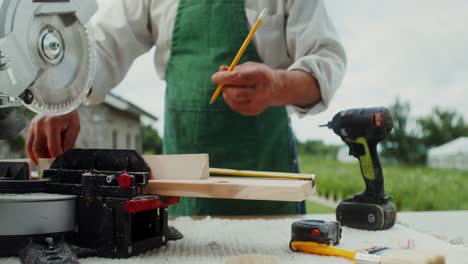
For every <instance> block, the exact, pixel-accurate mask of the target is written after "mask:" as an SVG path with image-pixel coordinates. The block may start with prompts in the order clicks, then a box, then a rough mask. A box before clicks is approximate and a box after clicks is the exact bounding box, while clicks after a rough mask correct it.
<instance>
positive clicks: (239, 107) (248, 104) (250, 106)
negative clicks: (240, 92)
mask: <svg viewBox="0 0 468 264" xmlns="http://www.w3.org/2000/svg"><path fill="white" fill-rule="evenodd" d="M223 97H224V101H225V102H226V103H227V104H228V105H229V107H230V108H231V110H232V111H234V112H238V113H239V114H241V115H245V116H256V115H259V114H261V113H262V112H263V111H264V110H265V107H262V106H261V105H256V104H255V103H253V102H252V100H248V101H239V100H234V99H232V98H230V97H229V96H227V95H225V94H224V93H223Z"/></svg>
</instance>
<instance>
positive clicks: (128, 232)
mask: <svg viewBox="0 0 468 264" xmlns="http://www.w3.org/2000/svg"><path fill="white" fill-rule="evenodd" d="M149 176H150V171H149V167H148V166H147V164H146V163H145V161H144V159H143V158H142V157H141V156H140V155H139V154H138V153H137V152H136V151H134V150H102V149H99V150H98V149H72V150H69V151H67V152H66V153H64V154H62V155H61V156H59V157H58V158H57V159H55V161H54V162H53V163H52V165H51V167H50V168H49V169H47V170H45V171H44V173H43V178H42V179H41V180H36V181H33V180H29V164H28V163H21V162H0V195H2V194H1V193H38V192H41V193H44V192H45V193H53V194H71V195H76V196H77V200H76V203H77V206H76V210H77V213H76V215H77V219H76V223H77V226H76V228H75V230H74V231H71V232H66V233H59V234H40V235H30V236H24V235H21V236H0V256H14V255H18V256H20V258H21V260H22V261H23V263H78V259H77V257H88V256H98V257H107V258H128V257H131V256H134V255H137V254H140V253H143V252H146V251H148V250H151V249H154V248H159V247H161V246H163V245H165V244H166V243H167V241H169V240H177V239H180V238H182V234H181V233H180V232H179V231H177V230H176V229H175V228H173V227H169V226H168V206H170V205H173V204H176V203H178V202H179V198H178V197H160V196H157V195H147V194H145V186H146V184H147V183H148V180H149ZM30 217H31V218H34V215H31V216H30Z"/></svg>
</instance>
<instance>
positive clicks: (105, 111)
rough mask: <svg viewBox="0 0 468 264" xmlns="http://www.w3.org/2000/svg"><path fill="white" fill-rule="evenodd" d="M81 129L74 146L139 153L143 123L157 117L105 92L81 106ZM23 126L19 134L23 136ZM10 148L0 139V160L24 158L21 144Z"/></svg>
mask: <svg viewBox="0 0 468 264" xmlns="http://www.w3.org/2000/svg"><path fill="white" fill-rule="evenodd" d="M78 111H79V113H80V124H81V130H80V134H79V136H78V139H77V142H76V144H75V148H94V149H96V148H97V149H135V150H137V151H138V152H139V153H142V152H143V122H142V120H143V119H145V120H149V121H150V122H156V121H157V120H158V118H157V117H155V116H154V115H152V114H150V113H148V112H147V111H145V110H143V109H141V108H140V107H138V106H136V105H135V104H133V103H131V102H129V101H127V100H125V99H123V98H121V97H119V96H116V95H114V94H108V95H107V96H106V98H105V101H104V102H103V103H102V104H99V105H92V106H81V107H80V108H79V109H78ZM26 131H27V128H26V129H24V131H23V132H22V133H21V135H20V136H21V137H23V138H25V137H26ZM16 148H17V150H16V151H14V150H12V149H11V146H10V144H8V143H7V142H2V141H0V159H14V158H22V157H25V155H26V154H25V153H24V146H20V147H19V148H18V146H17V147H16Z"/></svg>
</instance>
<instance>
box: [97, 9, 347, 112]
mask: <svg viewBox="0 0 468 264" xmlns="http://www.w3.org/2000/svg"><path fill="white" fill-rule="evenodd" d="M244 1H245V14H246V17H247V20H248V24H249V26H250V27H252V26H253V24H254V23H255V21H256V20H257V18H258V16H259V14H260V12H261V11H262V10H263V9H264V8H267V10H268V12H267V15H266V16H265V17H264V18H263V20H262V22H263V23H262V26H261V27H260V28H259V29H258V31H257V33H256V34H255V37H254V40H253V42H254V43H255V46H256V48H257V52H258V54H259V55H260V57H261V59H262V60H263V62H264V63H266V64H267V65H269V66H270V67H272V68H275V69H288V70H302V71H305V72H308V73H310V74H312V75H313V76H315V78H316V79H317V80H318V83H319V85H320V91H321V96H322V100H321V101H320V102H319V103H317V104H315V105H314V106H313V107H310V108H306V109H305V108H300V107H296V106H289V109H288V110H289V112H296V113H298V114H299V115H305V114H316V113H319V112H321V111H323V110H325V109H326V108H327V106H328V105H329V103H330V101H331V100H332V98H333V95H334V94H335V92H336V90H337V89H338V87H339V86H340V84H341V82H342V80H343V77H344V74H345V70H346V55H345V52H344V48H343V46H342V45H341V43H340V41H339V39H338V36H337V33H336V31H335V28H334V26H333V24H332V23H331V21H330V19H329V17H328V15H327V12H326V10H325V7H324V4H323V2H322V1H320V0H317V1H316V0H244ZM178 2H179V1H178V0H108V1H105V2H103V1H101V3H100V8H99V11H98V12H97V14H96V15H95V17H94V18H93V35H94V37H95V39H96V48H97V52H96V53H97V56H96V57H97V67H96V69H97V72H96V77H95V81H94V84H93V89H92V92H91V94H90V95H89V97H88V103H91V104H93V103H99V102H101V101H103V100H104V97H105V95H106V94H107V92H109V90H110V89H112V88H113V87H115V86H117V85H118V83H119V82H120V81H121V80H122V79H123V78H124V77H125V75H126V73H127V72H128V70H129V68H130V66H131V64H132V63H133V61H134V60H135V59H136V58H137V57H138V56H140V55H141V54H143V53H145V52H147V51H149V50H150V49H151V48H152V47H153V46H156V53H155V58H154V61H155V65H156V70H157V73H158V75H159V77H160V78H161V79H164V78H165V71H166V65H167V63H168V60H169V55H170V49H171V39H172V31H173V26H174V22H175V17H176V11H177V7H178ZM221 15H222V14H221ZM239 19H243V18H242V17H240V18H239ZM194 23H196V21H194ZM187 45H190V43H187ZM230 60H232V58H226V64H229V62H230Z"/></svg>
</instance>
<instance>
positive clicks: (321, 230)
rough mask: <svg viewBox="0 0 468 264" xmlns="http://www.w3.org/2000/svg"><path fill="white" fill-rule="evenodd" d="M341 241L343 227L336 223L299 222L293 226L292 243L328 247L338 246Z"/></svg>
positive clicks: (319, 221)
mask: <svg viewBox="0 0 468 264" xmlns="http://www.w3.org/2000/svg"><path fill="white" fill-rule="evenodd" d="M340 239H341V226H340V223H339V222H335V221H330V222H326V221H321V220H299V221H296V222H294V223H293V224H292V227H291V241H290V242H289V247H290V248H291V250H293V251H296V250H295V249H294V248H293V247H291V243H292V242H295V241H304V242H317V243H321V244H326V245H338V244H339V243H340Z"/></svg>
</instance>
